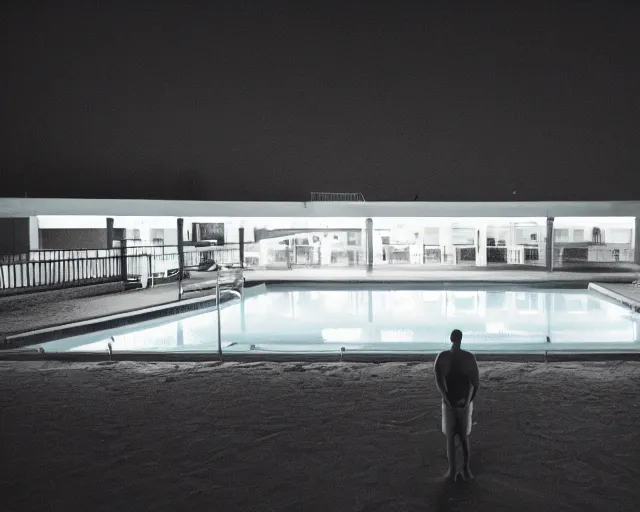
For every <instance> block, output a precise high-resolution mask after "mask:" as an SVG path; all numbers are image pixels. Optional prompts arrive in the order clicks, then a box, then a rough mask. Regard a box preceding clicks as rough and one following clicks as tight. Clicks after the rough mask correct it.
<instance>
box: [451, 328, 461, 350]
mask: <svg viewBox="0 0 640 512" xmlns="http://www.w3.org/2000/svg"><path fill="white" fill-rule="evenodd" d="M449 339H450V340H451V343H453V344H454V345H455V346H456V347H458V348H460V344H461V343H462V331H461V330H460V329H454V330H453V331H451V336H450V338H449Z"/></svg>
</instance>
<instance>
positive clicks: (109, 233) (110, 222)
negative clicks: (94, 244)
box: [107, 217, 113, 249]
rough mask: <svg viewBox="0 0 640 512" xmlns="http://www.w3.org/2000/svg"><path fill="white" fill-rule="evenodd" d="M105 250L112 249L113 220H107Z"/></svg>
mask: <svg viewBox="0 0 640 512" xmlns="http://www.w3.org/2000/svg"><path fill="white" fill-rule="evenodd" d="M107 249H113V219H112V218H111V217H109V218H107Z"/></svg>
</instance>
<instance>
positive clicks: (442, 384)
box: [434, 353, 451, 407]
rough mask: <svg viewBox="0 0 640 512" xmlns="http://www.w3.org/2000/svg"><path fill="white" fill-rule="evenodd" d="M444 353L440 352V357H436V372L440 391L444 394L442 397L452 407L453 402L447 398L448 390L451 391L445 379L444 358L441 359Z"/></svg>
mask: <svg viewBox="0 0 640 512" xmlns="http://www.w3.org/2000/svg"><path fill="white" fill-rule="evenodd" d="M440 356H442V353H440V354H438V357H436V362H435V365H434V373H435V374H436V386H438V391H440V394H441V395H442V399H443V400H444V403H445V404H447V405H448V406H449V407H451V404H450V403H449V399H448V398H447V392H448V391H449V390H448V389H447V381H446V380H445V379H444V377H445V375H444V371H443V370H444V368H443V366H444V360H443V359H444V358H442V359H441V357H440Z"/></svg>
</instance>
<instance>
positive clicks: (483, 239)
mask: <svg viewBox="0 0 640 512" xmlns="http://www.w3.org/2000/svg"><path fill="white" fill-rule="evenodd" d="M476 266H477V267H486V266H487V224H486V223H485V222H482V223H481V224H476Z"/></svg>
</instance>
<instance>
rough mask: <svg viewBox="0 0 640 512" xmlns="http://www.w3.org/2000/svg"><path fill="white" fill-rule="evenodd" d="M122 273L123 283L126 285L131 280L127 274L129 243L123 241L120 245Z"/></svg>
mask: <svg viewBox="0 0 640 512" xmlns="http://www.w3.org/2000/svg"><path fill="white" fill-rule="evenodd" d="M120 272H121V273H122V282H124V283H126V282H127V280H128V279H129V273H128V272H127V241H126V240H122V242H121V243H120Z"/></svg>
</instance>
